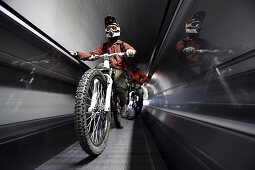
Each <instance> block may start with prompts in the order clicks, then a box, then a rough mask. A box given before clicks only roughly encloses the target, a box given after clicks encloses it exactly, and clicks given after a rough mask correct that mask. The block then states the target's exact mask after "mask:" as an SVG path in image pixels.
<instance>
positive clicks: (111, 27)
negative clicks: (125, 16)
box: [105, 25, 120, 31]
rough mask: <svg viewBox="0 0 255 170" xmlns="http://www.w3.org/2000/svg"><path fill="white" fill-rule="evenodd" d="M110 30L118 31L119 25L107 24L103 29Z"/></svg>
mask: <svg viewBox="0 0 255 170" xmlns="http://www.w3.org/2000/svg"><path fill="white" fill-rule="evenodd" d="M110 30H113V31H118V30H120V27H117V26H115V25H109V26H107V27H106V28H105V31H110Z"/></svg>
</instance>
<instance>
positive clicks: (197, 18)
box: [185, 11, 205, 35]
mask: <svg viewBox="0 0 255 170" xmlns="http://www.w3.org/2000/svg"><path fill="white" fill-rule="evenodd" d="M204 17H205V12H204V11H199V12H196V13H195V14H194V15H193V16H192V17H191V18H190V19H189V20H188V22H187V23H186V25H185V31H186V33H187V34H189V35H190V34H193V35H194V34H197V35H198V34H199V32H200V30H201V25H202V23H203V20H204Z"/></svg>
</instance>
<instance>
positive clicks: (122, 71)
mask: <svg viewBox="0 0 255 170" xmlns="http://www.w3.org/2000/svg"><path fill="white" fill-rule="evenodd" d="M105 33H106V37H107V38H108V41H107V42H106V43H103V44H101V45H99V46H98V47H97V49H96V50H94V51H92V52H90V53H83V52H71V55H74V56H75V55H78V57H79V58H80V59H82V58H89V57H90V56H92V55H101V54H104V53H109V54H112V53H116V52H126V54H127V57H134V54H135V53H136V51H135V50H134V48H133V47H131V46H130V45H129V44H127V43H125V42H123V41H121V40H118V37H119V36H120V27H119V24H118V22H117V20H116V19H115V18H114V17H113V16H107V17H105ZM96 59H97V58H94V59H89V60H90V61H92V60H96ZM109 62H110V66H111V67H112V68H114V72H115V74H114V85H115V87H116V90H117V93H118V96H119V98H120V106H121V114H122V115H125V114H126V110H127V105H126V89H127V83H128V77H127V75H126V70H127V68H126V63H125V59H124V58H123V57H121V56H117V55H116V56H113V57H110V58H109ZM102 67H103V63H102V64H99V65H98V66H97V68H102Z"/></svg>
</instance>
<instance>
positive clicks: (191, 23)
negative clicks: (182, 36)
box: [185, 21, 201, 29]
mask: <svg viewBox="0 0 255 170" xmlns="http://www.w3.org/2000/svg"><path fill="white" fill-rule="evenodd" d="M200 24H201V22H200V21H191V22H190V23H189V24H186V25H185V28H186V29H187V28H197V27H198V26H199V25H200Z"/></svg>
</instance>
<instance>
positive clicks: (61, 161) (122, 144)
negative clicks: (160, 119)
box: [37, 117, 167, 170]
mask: <svg viewBox="0 0 255 170" xmlns="http://www.w3.org/2000/svg"><path fill="white" fill-rule="evenodd" d="M122 124H123V126H124V128H123V129H116V128H111V129H110V136H109V138H108V142H107V146H106V148H105V150H104V152H103V153H102V154H101V155H99V156H98V157H96V158H92V157H90V156H89V155H87V154H86V153H85V152H84V151H83V150H82V149H81V147H80V145H79V143H78V142H76V143H74V144H73V145H71V146H70V147H68V148H67V149H65V150H64V151H63V152H61V153H60V154H58V155H56V156H55V157H53V158H52V159H50V160H49V161H47V162H46V163H44V164H43V165H41V166H40V167H38V168H37V170H57V169H58V170H60V169H61V170H65V169H86V170H87V169H92V170H94V169H100V170H104V169H105V170H113V169H130V170H135V169H139V170H142V169H144V170H145V169H146V170H150V169H151V170H153V169H159V170H164V169H167V168H166V165H165V163H164V161H163V159H162V157H161V155H160V153H159V151H158V148H157V146H156V144H155V143H154V141H153V139H152V137H151V135H150V132H149V131H148V129H147V127H146V125H145V124H144V122H143V120H142V118H141V117H138V118H137V119H136V120H134V121H129V120H122ZM111 125H113V124H111Z"/></svg>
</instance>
